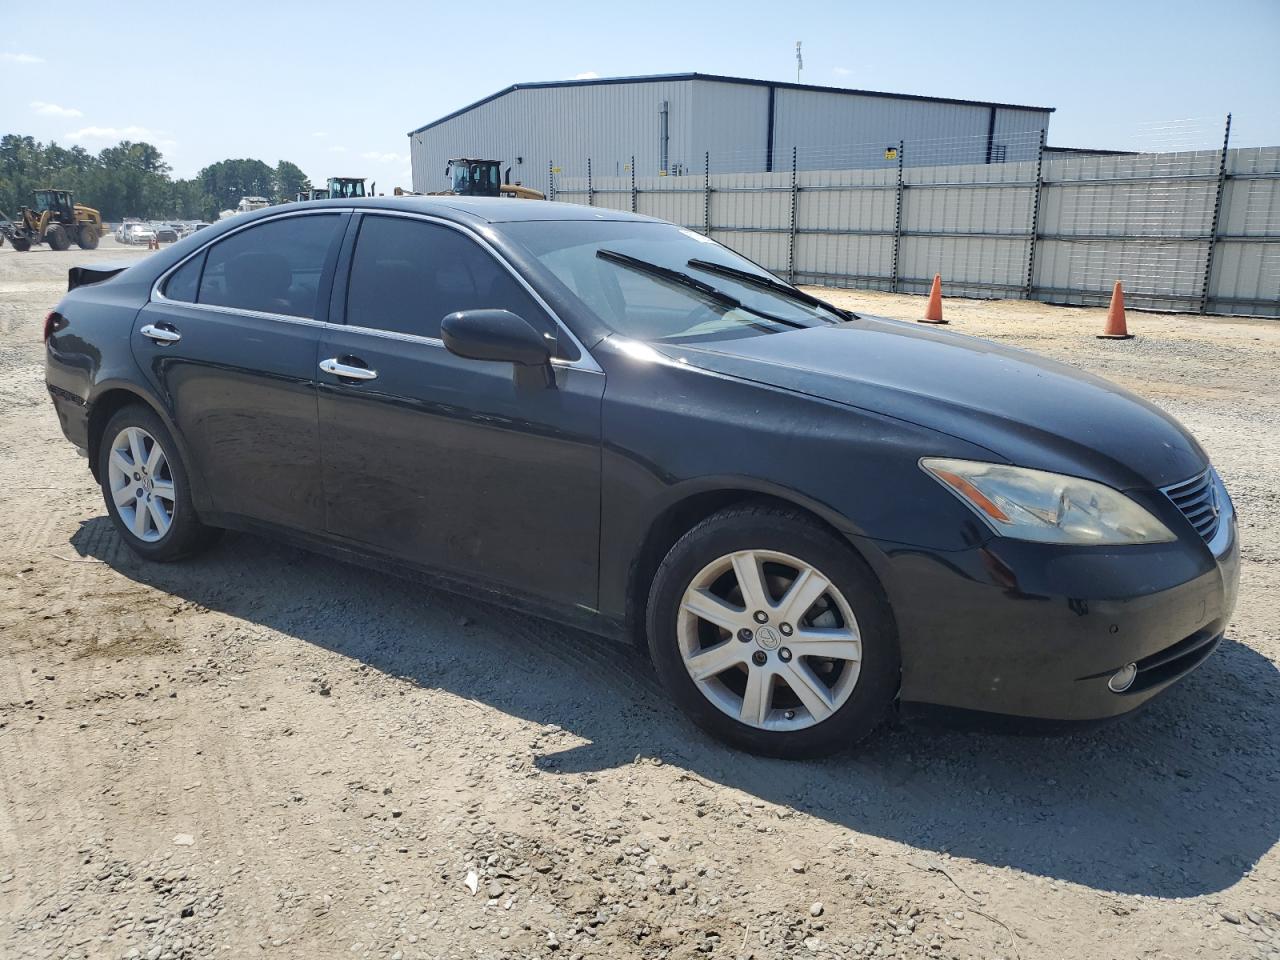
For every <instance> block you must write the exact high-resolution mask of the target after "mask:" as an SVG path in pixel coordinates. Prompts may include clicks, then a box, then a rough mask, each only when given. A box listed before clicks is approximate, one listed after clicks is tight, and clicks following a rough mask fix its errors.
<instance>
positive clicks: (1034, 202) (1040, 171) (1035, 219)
mask: <svg viewBox="0 0 1280 960" xmlns="http://www.w3.org/2000/svg"><path fill="white" fill-rule="evenodd" d="M1044 134H1045V131H1044V130H1043V129H1041V131H1040V149H1039V150H1037V151H1036V192H1035V196H1033V197H1032V198H1031V242H1030V243H1028V244H1027V278H1026V280H1025V281H1024V282H1023V284H1022V296H1023V299H1025V300H1030V299H1031V284H1032V283H1033V282H1034V279H1035V270H1036V244H1037V243H1039V242H1040V194H1041V192H1042V191H1043V190H1044Z"/></svg>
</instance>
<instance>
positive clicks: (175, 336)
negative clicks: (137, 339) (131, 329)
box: [138, 323, 182, 343]
mask: <svg viewBox="0 0 1280 960" xmlns="http://www.w3.org/2000/svg"><path fill="white" fill-rule="evenodd" d="M138 332H139V333H140V334H142V335H143V336H144V337H150V338H151V339H152V340H154V341H155V342H156V343H177V342H178V341H179V340H181V339H182V334H180V333H179V332H178V331H177V330H174V329H172V328H170V327H157V326H156V325H155V324H154V323H147V324H143V326H142V328H141V329H139V330H138Z"/></svg>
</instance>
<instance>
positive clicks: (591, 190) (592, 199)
mask: <svg viewBox="0 0 1280 960" xmlns="http://www.w3.org/2000/svg"><path fill="white" fill-rule="evenodd" d="M595 205H596V189H595V187H594V186H593V185H592V183H591V158H590V157H587V206H588V207H594V206H595Z"/></svg>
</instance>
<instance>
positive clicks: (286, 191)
mask: <svg viewBox="0 0 1280 960" xmlns="http://www.w3.org/2000/svg"><path fill="white" fill-rule="evenodd" d="M310 189H311V181H310V180H308V179H307V175H306V174H305V173H303V172H302V169H301V168H300V167H299V166H298V165H297V164H296V163H290V162H289V161H288V160H281V161H280V162H279V163H277V164H276V189H275V195H276V198H277V199H279V200H292V199H293V198H294V197H296V196H297V195H298V194H299V193H302V192H303V191H304V190H310Z"/></svg>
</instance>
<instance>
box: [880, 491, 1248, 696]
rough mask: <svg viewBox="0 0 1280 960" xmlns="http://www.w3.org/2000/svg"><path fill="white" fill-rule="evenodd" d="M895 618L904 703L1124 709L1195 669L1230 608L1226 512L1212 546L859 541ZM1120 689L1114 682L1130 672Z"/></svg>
mask: <svg viewBox="0 0 1280 960" xmlns="http://www.w3.org/2000/svg"><path fill="white" fill-rule="evenodd" d="M862 546H863V547H864V555H867V556H869V557H870V558H873V559H872V565H873V567H876V568H877V573H878V574H879V575H880V578H881V582H882V583H883V584H884V586H885V589H886V592H887V593H888V596H889V601H890V603H891V605H892V607H893V612H894V615H895V617H896V619H897V625H898V633H899V642H900V645H901V652H902V687H901V694H900V696H901V700H902V702H903V704H904V706H909V707H913V708H914V707H921V706H924V707H942V708H950V709H953V710H961V711H972V712H978V713H984V714H1002V715H1006V716H1011V717H1018V718H1026V719H1035V720H1048V721H1097V720H1106V719H1110V718H1112V717H1116V716H1119V715H1121V714H1124V713H1128V712H1129V711H1131V710H1134V709H1136V708H1137V707H1139V706H1141V705H1142V704H1143V703H1145V702H1147V701H1148V700H1150V699H1151V698H1152V697H1154V696H1156V695H1157V694H1158V693H1160V692H1161V691H1162V690H1164V689H1166V688H1167V687H1169V686H1170V685H1171V684H1173V683H1175V682H1176V681H1177V680H1179V679H1181V678H1182V677H1183V676H1185V675H1186V674H1187V673H1189V672H1190V671H1191V670H1194V669H1195V668H1196V667H1198V666H1199V665H1200V664H1201V663H1203V662H1204V660H1205V659H1206V658H1207V657H1208V656H1209V655H1210V654H1211V653H1212V652H1213V650H1214V649H1215V648H1216V647H1217V645H1218V643H1219V642H1220V640H1221V638H1222V635H1223V632H1224V631H1225V629H1226V627H1227V624H1228V622H1229V620H1230V618H1231V613H1232V611H1233V609H1234V607H1235V602H1236V592H1237V584H1238V581H1239V568H1240V548H1239V543H1238V540H1237V536H1236V523H1235V517H1234V515H1233V514H1232V515H1229V516H1224V517H1223V525H1222V529H1221V530H1220V535H1219V537H1218V538H1216V541H1215V543H1214V545H1213V548H1211V547H1210V545H1208V544H1206V543H1205V542H1204V541H1202V540H1199V539H1196V540H1192V539H1190V538H1187V537H1184V538H1181V539H1179V540H1178V541H1176V542H1173V543H1166V544H1150V545H1144V546H1134V547H1122V548H1114V547H1112V548H1104V547H1093V548H1078V547H1062V546H1053V545H1046V544H1034V543H1027V542H1021V541H1014V540H1006V539H1001V538H995V539H992V540H991V541H989V542H988V543H987V544H985V545H984V546H982V547H980V548H976V549H973V550H967V551H960V552H957V553H940V552H936V551H935V552H929V551H920V550H916V549H914V548H910V547H904V546H901V545H896V544H888V543H875V542H872V543H864V544H862ZM1129 663H1136V664H1137V668H1138V670H1137V676H1136V677H1135V678H1134V680H1133V683H1132V685H1131V686H1129V687H1128V689H1126V690H1124V691H1123V692H1121V693H1116V692H1113V690H1111V689H1110V688H1109V687H1108V680H1109V679H1110V678H1111V677H1112V675H1114V674H1115V673H1116V672H1117V671H1118V670H1120V669H1121V668H1123V667H1124V666H1125V665H1126V664H1129Z"/></svg>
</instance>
